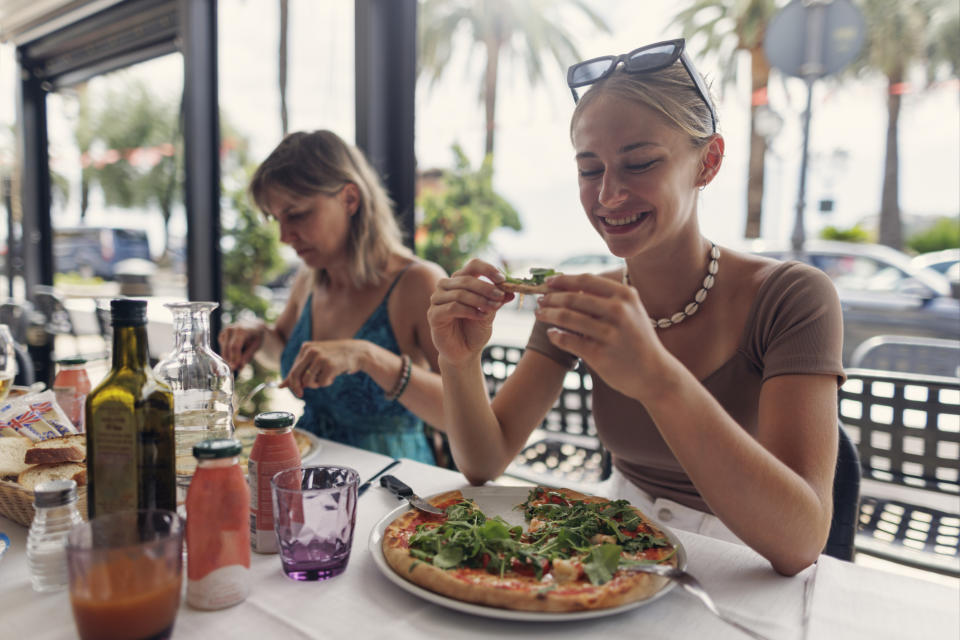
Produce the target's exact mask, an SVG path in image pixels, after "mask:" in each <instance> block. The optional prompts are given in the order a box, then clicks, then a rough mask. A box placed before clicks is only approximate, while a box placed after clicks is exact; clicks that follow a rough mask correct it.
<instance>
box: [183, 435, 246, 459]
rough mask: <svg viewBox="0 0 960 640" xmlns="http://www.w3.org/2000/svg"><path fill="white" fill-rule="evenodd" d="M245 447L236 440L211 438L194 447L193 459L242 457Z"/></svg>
mask: <svg viewBox="0 0 960 640" xmlns="http://www.w3.org/2000/svg"><path fill="white" fill-rule="evenodd" d="M241 451H243V445H242V444H240V441H239V440H235V439H234V438H210V439H209V440H204V441H203V442H198V443H197V444H195V445H193V457H194V458H196V459H197V460H216V459H218V458H232V457H234V456H238V455H240V452H241Z"/></svg>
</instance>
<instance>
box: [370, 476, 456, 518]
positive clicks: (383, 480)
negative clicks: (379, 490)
mask: <svg viewBox="0 0 960 640" xmlns="http://www.w3.org/2000/svg"><path fill="white" fill-rule="evenodd" d="M380 486H381V487H386V488H387V489H389V490H390V492H391V493H393V495H395V496H397V497H398V498H402V499H404V500H406V501H407V502H409V503H410V506H412V507H415V508H417V509H419V510H420V511H425V512H426V513H432V514H433V515H436V516H442V515H443V514H444V513H445V512H444V511H443V510H442V509H438V508H436V507H435V506H433V505H432V504H430V503H429V502H427V501H426V500H424V499H423V498H421V497H420V496H418V495H417V494H415V493H414V492H413V489H411V488H410V487H408V486H407V485H405V484H404V483H403V482H402V481H400V480H399V479H398V478H397V477H396V476H391V475H390V474H387V475H385V476H380Z"/></svg>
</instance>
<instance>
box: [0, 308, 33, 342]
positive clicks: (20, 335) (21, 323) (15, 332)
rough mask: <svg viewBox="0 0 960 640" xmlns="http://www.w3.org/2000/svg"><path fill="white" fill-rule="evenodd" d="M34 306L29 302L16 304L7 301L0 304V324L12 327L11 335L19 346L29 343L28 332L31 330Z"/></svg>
mask: <svg viewBox="0 0 960 640" xmlns="http://www.w3.org/2000/svg"><path fill="white" fill-rule="evenodd" d="M32 312H33V305H32V304H31V303H30V302H29V301H26V300H24V301H22V302H15V301H13V300H7V301H6V302H4V303H2V304H0V324H5V325H7V326H8V327H10V335H12V336H13V339H14V340H16V341H17V342H18V343H19V344H26V343H27V330H28V329H29V328H30V314H31V313H32Z"/></svg>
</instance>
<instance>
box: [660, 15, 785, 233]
mask: <svg viewBox="0 0 960 640" xmlns="http://www.w3.org/2000/svg"><path fill="white" fill-rule="evenodd" d="M781 4H783V3H782V2H778V1H777V0H693V1H692V2H690V4H689V6H688V7H687V8H686V9H683V10H681V11H680V12H678V13H677V15H676V16H674V18H673V22H672V23H673V24H676V25H679V26H680V27H681V28H682V30H683V34H684V36H685V37H687V38H688V39H689V38H691V37H693V36H694V35H699V36H702V37H705V38H706V42H705V44H704V45H703V48H702V50H700V51H699V52H698V54H697V55H704V54H713V55H716V56H718V57H719V58H720V67H721V68H722V69H724V70H725V71H724V74H723V78H722V81H723V83H724V84H732V83H735V82H736V79H737V78H736V70H737V67H738V65H737V64H736V57H737V52H739V51H746V52H747V53H749V54H750V91H751V100H750V105H751V106H750V159H749V170H748V175H747V223H746V228H745V229H744V236H745V237H747V238H759V237H760V223H761V220H762V215H763V179H764V158H765V156H766V153H767V138H766V137H765V136H764V135H763V134H762V133H761V132H760V131H758V130H757V126H756V124H757V112H758V110H759V109H761V108H765V105H766V95H767V83H768V82H769V80H770V63H769V62H768V61H767V56H766V54H765V53H764V52H763V40H764V36H765V35H766V31H767V26H768V25H769V24H770V21H771V20H772V19H773V17H774V16H775V15H776V13H777V11H778V9H779V5H781Z"/></svg>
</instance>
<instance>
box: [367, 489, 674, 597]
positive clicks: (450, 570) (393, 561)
mask: <svg viewBox="0 0 960 640" xmlns="http://www.w3.org/2000/svg"><path fill="white" fill-rule="evenodd" d="M429 502H430V503H431V504H433V505H434V506H436V507H439V508H440V509H443V510H444V514H443V515H437V516H435V515H431V514H428V513H424V512H421V511H417V510H414V509H410V510H408V511H406V512H404V513H403V514H401V515H400V516H399V517H397V518H396V519H395V520H394V521H393V522H391V523H390V524H389V525H387V527H386V529H385V530H384V534H383V541H382V549H383V555H384V559H385V560H386V562H387V564H388V565H389V566H390V567H391V568H392V569H393V570H394V571H395V572H396V573H397V574H398V575H400V576H402V577H403V578H405V579H406V580H409V581H410V582H412V583H414V584H417V585H419V586H421V587H424V588H425V589H429V590H430V591H434V592H436V593H439V594H441V595H444V596H447V597H450V598H454V599H456V600H462V601H465V602H472V603H476V604H481V605H487V606H491V607H500V608H506V609H517V610H523V611H542V612H574V611H585V610H591V609H605V608H609V607H617V606H620V605H624V604H628V603H631V602H637V601H639V600H645V599H647V598H649V597H651V596H653V595H654V594H656V593H657V592H658V591H660V589H661V588H663V586H664V584H665V583H666V578H663V577H661V576H657V575H653V574H649V573H640V572H631V571H630V570H629V568H630V566H631V565H637V564H657V563H665V564H671V565H676V562H677V558H676V551H677V550H676V547H675V546H674V545H673V544H672V543H671V542H670V540H669V539H668V538H667V536H666V535H664V533H663V531H661V530H659V529H658V528H657V527H656V526H654V525H653V523H651V522H650V520H649V519H647V518H646V517H645V516H644V515H643V513H642V512H641V511H640V510H638V509H637V508H635V507H633V506H631V505H630V504H629V503H628V502H627V501H626V500H609V499H607V498H600V497H596V496H590V495H586V494H582V493H579V492H577V491H573V490H571V489H555V488H549V487H544V486H537V487H534V488H533V489H531V491H530V493H529V495H528V496H527V499H526V501H524V502H523V503H522V504H520V505H517V507H516V508H517V509H521V510H522V511H523V514H524V520H525V522H526V523H527V524H526V528H524V527H523V526H519V525H517V526H511V525H510V524H508V523H507V522H505V521H504V520H503V519H502V518H500V517H499V516H495V517H492V518H488V517H487V516H486V515H485V514H484V513H483V512H482V511H481V510H480V509H479V508H478V506H477V505H476V503H475V502H473V501H472V500H469V499H467V498H465V497H464V496H463V494H462V493H461V492H460V491H448V492H446V493H441V494H439V495H436V496H433V497H432V498H430V499H429Z"/></svg>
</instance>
